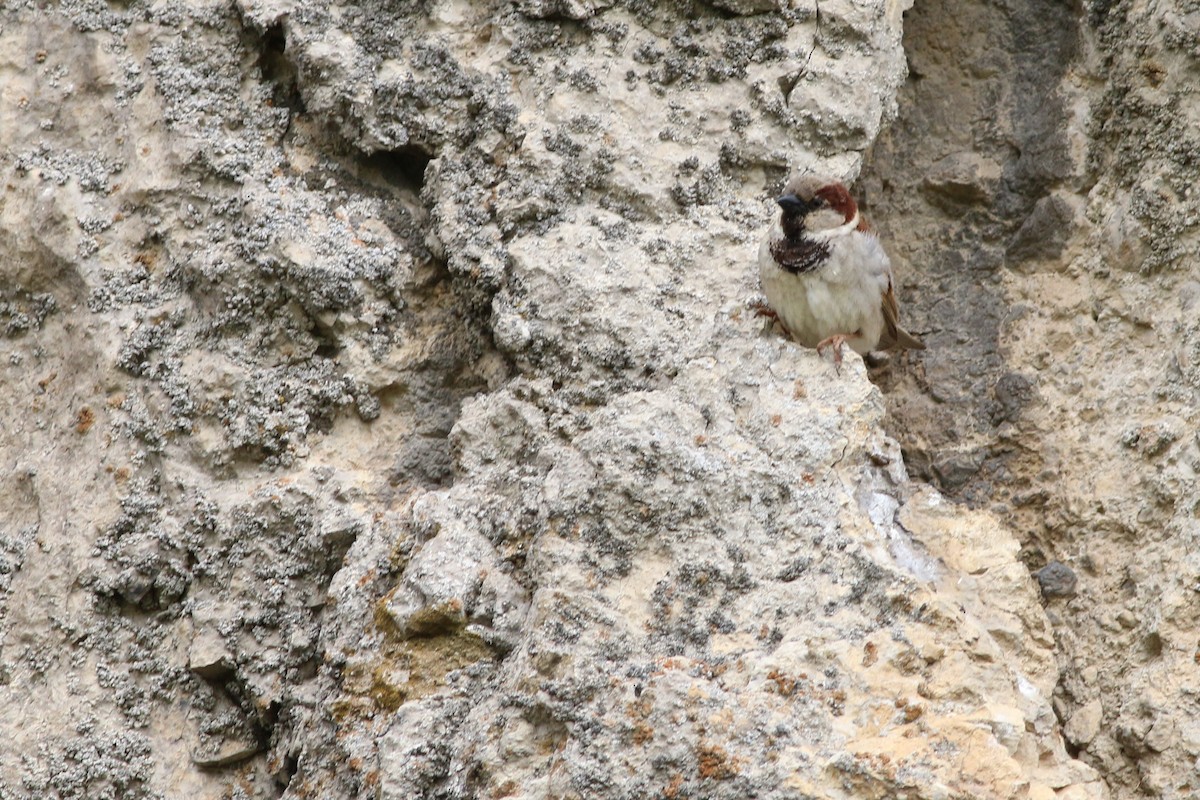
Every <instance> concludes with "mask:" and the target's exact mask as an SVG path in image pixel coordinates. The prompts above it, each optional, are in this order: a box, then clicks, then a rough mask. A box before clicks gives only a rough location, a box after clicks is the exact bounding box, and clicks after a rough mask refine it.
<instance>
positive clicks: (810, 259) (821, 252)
mask: <svg viewBox="0 0 1200 800" xmlns="http://www.w3.org/2000/svg"><path fill="white" fill-rule="evenodd" d="M771 257H772V258H774V259H775V263H776V264H778V265H779V268H780V269H781V270H783V271H784V272H787V273H790V274H792V275H802V274H804V273H806V272H812V271H813V270H815V269H816V268H817V267H819V266H821V265H822V264H823V263H825V259H827V258H829V242H823V241H821V240H819V239H809V238H807V237H806V236H804V235H803V234H801V235H800V236H798V237H796V238H794V239H793V238H791V237H784V238H782V239H780V240H779V241H777V242H771Z"/></svg>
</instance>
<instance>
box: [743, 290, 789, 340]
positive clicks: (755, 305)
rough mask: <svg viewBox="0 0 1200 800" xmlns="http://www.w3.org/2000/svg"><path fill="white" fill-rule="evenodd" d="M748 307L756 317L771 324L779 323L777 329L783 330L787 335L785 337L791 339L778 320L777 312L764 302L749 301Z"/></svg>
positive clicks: (781, 322)
mask: <svg viewBox="0 0 1200 800" xmlns="http://www.w3.org/2000/svg"><path fill="white" fill-rule="evenodd" d="M749 305H750V310H751V311H753V312H754V315H755V316H756V317H766V318H767V319H769V320H772V321H773V322H777V323H779V327H781V328H783V332H784V333H785V334H787V337H788V338H789V339H790V338H792V332H791V331H789V330H788V327H787V325H784V324H783V320H781V319H780V318H779V312H778V311H776V310H775V309H773V308H771V307H770V306H769V305H767V301H766V300H758V299H756V300H751V301H750V304H749Z"/></svg>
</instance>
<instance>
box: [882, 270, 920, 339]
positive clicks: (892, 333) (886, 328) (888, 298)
mask: <svg viewBox="0 0 1200 800" xmlns="http://www.w3.org/2000/svg"><path fill="white" fill-rule="evenodd" d="M880 303H881V306H882V309H883V335H882V336H880V337H879V349H880V350H890V349H892V348H893V347H899V348H902V349H904V350H924V349H925V343H924V342H922V341H921V340H920V339H918V338H917V337H915V336H913V335H912V334H911V333H909V332H908V331H906V330H904V328H901V327H900V306H898V305H897V304H896V293H895V292H894V291H892V276H891V275H888V282H887V289H885V290H884V292H883V297H882V298H881V300H880Z"/></svg>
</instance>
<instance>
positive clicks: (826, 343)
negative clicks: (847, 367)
mask: <svg viewBox="0 0 1200 800" xmlns="http://www.w3.org/2000/svg"><path fill="white" fill-rule="evenodd" d="M846 339H847V337H846V335H845V334H844V333H835V334H834V335H833V336H830V337H829V338H827V339H822V340H821V341H819V342H817V355H819V356H823V355H825V349H826V348H827V347H832V348H833V368H834V369H835V370H837V371H838V373H839V374H840V373H841V371H842V346H843V345H845V344H846Z"/></svg>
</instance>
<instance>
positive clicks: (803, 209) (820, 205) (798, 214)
mask: <svg viewBox="0 0 1200 800" xmlns="http://www.w3.org/2000/svg"><path fill="white" fill-rule="evenodd" d="M776 202H777V203H779V206H780V208H782V209H783V214H782V216H781V217H780V224H781V225H782V226H783V233H784V235H785V236H786V237H787V238H789V239H792V238H795V237H797V236H801V235H803V233H804V232H805V231H808V232H809V233H818V232H820V231H826V230H830V229H832V228H837V227H839V226H841V225H845V224H846V223H847V222H850V221H851V220H853V219H854V218H855V217H856V216H857V214H858V205H857V204H856V203H855V202H854V198H853V197H851V196H850V192H849V190H847V189H846V187H845V186H843V185H842V184H841V183H839V182H838V181H835V180H833V179H831V178H823V177H819V176H816V175H796V176H794V177H793V178H792V179H791V180H789V181H788V182H787V186H785V187H784V189H783V194H781V195H780V196H779V198H778V199H777V200H776Z"/></svg>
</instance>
